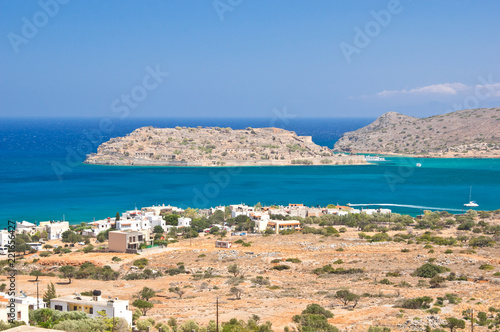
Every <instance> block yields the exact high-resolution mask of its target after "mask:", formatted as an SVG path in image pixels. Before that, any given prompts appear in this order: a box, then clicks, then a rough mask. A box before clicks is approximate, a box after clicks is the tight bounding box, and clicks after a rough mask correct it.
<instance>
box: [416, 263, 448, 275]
mask: <svg viewBox="0 0 500 332" xmlns="http://www.w3.org/2000/svg"><path fill="white" fill-rule="evenodd" d="M447 270H448V269H447V268H445V267H443V266H438V265H434V264H431V263H425V264H424V265H422V266H420V267H419V268H417V269H416V270H415V272H414V273H413V274H414V275H415V276H417V277H422V278H432V277H435V276H436V275H438V274H439V273H443V272H446V271H447Z"/></svg>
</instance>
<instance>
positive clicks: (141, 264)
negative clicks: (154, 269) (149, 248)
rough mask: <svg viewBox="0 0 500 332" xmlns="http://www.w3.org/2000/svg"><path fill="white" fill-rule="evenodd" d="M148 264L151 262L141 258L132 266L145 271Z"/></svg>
mask: <svg viewBox="0 0 500 332" xmlns="http://www.w3.org/2000/svg"><path fill="white" fill-rule="evenodd" d="M148 263H149V260H148V259H147V258H139V259H136V260H135V261H134V262H133V263H132V264H133V265H134V266H137V267H138V268H140V269H143V268H144V267H145V266H146V265H148Z"/></svg>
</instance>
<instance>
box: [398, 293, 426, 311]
mask: <svg viewBox="0 0 500 332" xmlns="http://www.w3.org/2000/svg"><path fill="white" fill-rule="evenodd" d="M432 301H433V300H432V298H431V297H429V296H422V297H416V298H412V299H403V300H400V301H398V303H396V305H395V307H396V308H404V309H428V308H429V307H430V304H431V303H432Z"/></svg>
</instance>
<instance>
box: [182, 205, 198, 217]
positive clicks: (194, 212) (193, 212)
mask: <svg viewBox="0 0 500 332" xmlns="http://www.w3.org/2000/svg"><path fill="white" fill-rule="evenodd" d="M196 216H198V209H193V208H187V209H186V210H184V217H186V218H191V219H194V218H196Z"/></svg>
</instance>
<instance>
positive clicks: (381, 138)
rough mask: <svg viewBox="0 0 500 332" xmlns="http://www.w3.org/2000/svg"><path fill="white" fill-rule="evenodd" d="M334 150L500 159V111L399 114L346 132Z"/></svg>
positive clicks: (490, 109) (494, 109)
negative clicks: (425, 115) (426, 115)
mask: <svg viewBox="0 0 500 332" xmlns="http://www.w3.org/2000/svg"><path fill="white" fill-rule="evenodd" d="M334 151H344V152H368V153H369V152H371V153H387V154H405V155H421V156H430V157H500V108H482V109H473V110H463V111H457V112H452V113H447V114H442V115H436V116H431V117H428V118H415V117H411V116H407V115H403V114H399V113H396V112H388V113H385V114H383V115H382V116H381V117H379V118H378V119H377V120H375V121H374V122H373V123H371V124H369V125H368V126H366V127H363V128H361V129H358V130H356V131H352V132H348V133H345V134H344V135H343V136H342V137H341V138H340V139H339V141H338V142H337V143H336V144H335V146H334Z"/></svg>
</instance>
